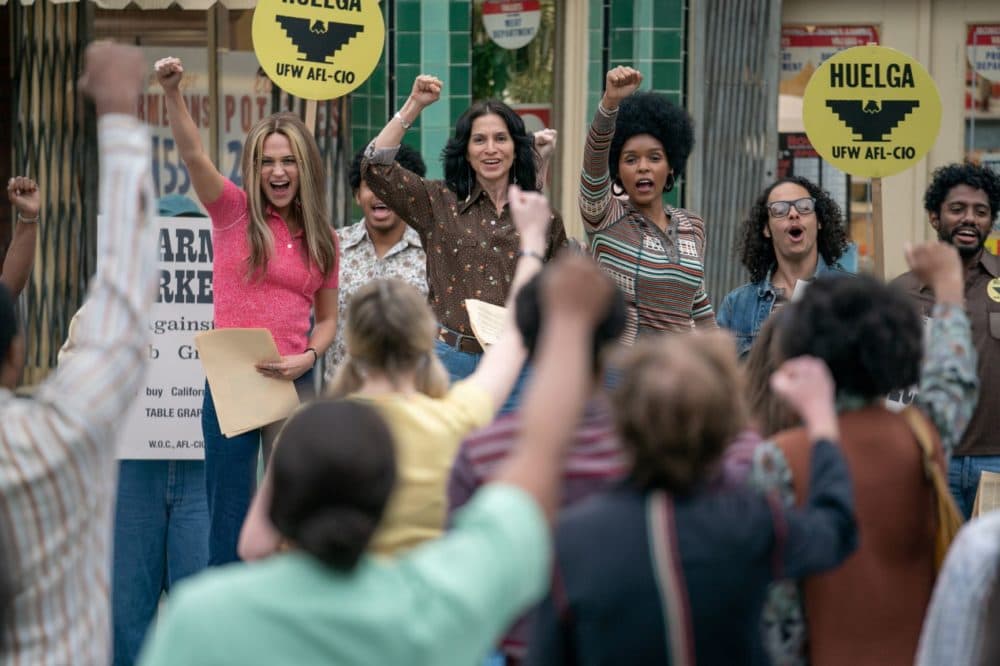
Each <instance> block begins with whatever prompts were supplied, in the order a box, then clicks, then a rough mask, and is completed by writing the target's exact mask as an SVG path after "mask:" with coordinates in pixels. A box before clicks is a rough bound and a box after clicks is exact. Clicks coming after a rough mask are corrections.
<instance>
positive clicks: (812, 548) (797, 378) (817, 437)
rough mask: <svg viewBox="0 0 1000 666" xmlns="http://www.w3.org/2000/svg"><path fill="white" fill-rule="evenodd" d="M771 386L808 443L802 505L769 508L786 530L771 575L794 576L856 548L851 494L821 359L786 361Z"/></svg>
mask: <svg viewBox="0 0 1000 666" xmlns="http://www.w3.org/2000/svg"><path fill="white" fill-rule="evenodd" d="M771 388H772V389H773V390H774V392H775V393H776V394H777V395H779V396H781V397H782V398H784V399H785V400H786V401H787V402H788V403H790V404H791V405H792V407H793V408H794V409H795V410H796V411H797V412H798V413H799V414H800V415H801V417H802V422H803V423H804V424H805V427H806V432H807V433H808V435H809V439H810V441H811V442H812V443H813V450H812V456H811V463H810V465H811V471H810V477H809V497H808V498H807V499H806V503H805V505H804V506H802V507H801V508H793V509H788V510H785V509H783V508H781V507H776V506H773V507H772V511H775V512H783V513H784V516H782V517H781V518H779V520H783V522H784V523H785V526H786V529H787V532H786V536H785V538H784V540H783V541H782V542H780V543H779V548H780V549H781V551H780V553H779V557H778V561H779V562H781V564H782V570H781V571H776V572H774V573H775V576H776V577H790V578H797V577H800V576H804V575H807V574H810V573H815V572H819V571H824V570H826V569H829V568H831V567H834V566H836V565H837V564H839V563H840V562H841V561H843V560H844V558H846V557H847V556H848V555H850V554H851V553H852V552H853V551H854V549H855V548H856V547H857V525H856V523H855V517H854V495H853V491H852V486H851V475H850V472H849V471H848V469H847V463H846V462H845V461H844V457H843V455H842V454H841V453H840V448H839V446H838V444H837V442H838V440H839V438H840V430H839V427H838V423H837V412H836V408H835V407H834V403H833V396H834V384H833V379H832V378H831V377H830V371H829V370H828V369H827V367H826V364H825V363H824V362H823V361H821V360H819V359H816V358H810V357H805V356H803V357H799V358H795V359H791V360H789V361H786V362H785V363H783V364H782V366H781V367H780V368H779V369H778V371H777V372H775V373H774V376H773V377H772V378H771Z"/></svg>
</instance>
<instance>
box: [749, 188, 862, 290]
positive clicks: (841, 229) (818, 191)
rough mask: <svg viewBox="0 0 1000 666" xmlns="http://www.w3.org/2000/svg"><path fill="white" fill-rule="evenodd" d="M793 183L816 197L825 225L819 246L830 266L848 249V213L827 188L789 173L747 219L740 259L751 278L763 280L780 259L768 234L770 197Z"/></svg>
mask: <svg viewBox="0 0 1000 666" xmlns="http://www.w3.org/2000/svg"><path fill="white" fill-rule="evenodd" d="M785 183H792V184H794V185H798V186H800V187H803V188H805V190H806V191H808V192H809V196H811V197H812V198H813V199H815V200H816V220H817V221H818V222H819V223H820V225H822V226H821V227H820V228H819V229H818V230H817V231H816V246H817V248H818V249H819V253H820V254H821V255H823V260H824V261H826V263H827V265H833V263H834V262H836V261H837V260H838V259H840V257H841V256H843V254H844V251H845V250H847V230H846V225H845V224H844V215H843V213H842V212H841V210H840V206H838V205H837V202H836V201H834V200H833V198H831V197H830V195H829V194H827V192H826V190H824V189H823V188H821V187H820V186H819V185H816V184H814V183H813V182H812V181H810V180H807V179H805V178H803V177H801V176H787V177H785V178H781V179H779V180H776V181H774V182H773V183H771V184H770V185H769V186H768V187H767V189H765V190H764V191H763V192H762V193H761V195H760V196H759V197H757V200H756V201H755V202H754V204H753V208H751V209H750V217H749V218H747V219H746V220H744V222H743V237H742V238H741V239H740V242H739V245H738V246H737V254H738V255H739V259H740V262H741V263H742V264H743V265H744V266H746V269H747V270H748V271H750V281H751V282H760V281H761V280H763V279H764V278H765V277H767V272H768V271H769V270H771V268H772V267H773V266H774V265H775V264H776V263H777V262H778V258H777V257H776V256H775V254H774V241H773V240H772V239H770V238H767V237H766V236H764V228H765V227H766V226H767V220H768V216H769V213H768V211H767V198H768V197H769V196H771V191H772V190H774V188H776V187H777V186H778V185H783V184H785Z"/></svg>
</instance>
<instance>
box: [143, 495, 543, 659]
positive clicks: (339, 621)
mask: <svg viewBox="0 0 1000 666" xmlns="http://www.w3.org/2000/svg"><path fill="white" fill-rule="evenodd" d="M550 556H551V543H550V536H549V527H548V525H547V524H546V522H545V516H544V515H543V514H542V511H541V510H540V508H539V507H538V505H537V504H536V503H535V501H534V500H533V499H532V498H531V497H530V496H529V495H528V494H527V493H525V492H524V491H523V490H521V489H519V488H517V487H515V486H509V485H503V484H493V485H491V486H490V487H489V488H484V489H483V490H482V491H481V492H479V493H477V495H476V497H475V499H474V500H473V501H472V502H471V503H470V504H469V506H468V507H466V508H465V510H463V511H462V514H461V515H460V516H459V517H458V520H457V521H456V526H455V529H453V530H452V531H451V532H449V533H448V534H446V535H444V536H443V537H441V538H440V539H435V540H433V541H428V542H427V543H425V544H423V545H422V546H420V547H418V548H415V549H413V550H411V551H409V552H407V553H405V554H404V555H402V556H400V557H398V558H379V557H373V556H370V555H366V556H364V557H362V559H361V561H360V562H358V564H357V566H356V567H355V568H354V569H353V570H351V571H349V572H343V571H337V570H334V569H332V568H330V567H327V566H324V565H323V564H322V563H320V562H319V561H318V560H316V559H315V558H313V557H311V556H309V555H307V554H306V553H303V552H291V553H285V554H280V555H276V556H274V557H271V558H268V559H267V560H265V561H263V562H259V563H254V564H253V565H251V566H228V567H220V568H216V569H213V570H211V571H209V572H207V573H205V574H202V575H200V576H195V577H194V578H191V579H188V580H186V581H184V582H182V583H181V584H180V585H179V586H178V589H177V591H176V592H175V593H174V592H172V593H171V599H170V600H168V601H167V609H166V613H165V614H164V616H163V617H162V618H161V619H160V621H158V622H157V623H156V626H155V627H154V628H153V630H152V636H151V638H150V640H148V641H147V643H146V646H145V650H144V652H143V655H142V657H141V658H140V662H139V663H140V664H142V665H143V666H177V665H179V664H183V665H184V666H202V665H204V666H209V665H212V664H241V665H242V666H253V665H254V664H380V665H381V664H387V665H388V664H433V665H434V666H452V665H454V666H468V665H469V664H474V663H477V661H482V658H483V655H485V654H486V653H487V651H488V650H489V649H490V646H491V645H492V644H493V642H494V641H495V640H496V639H497V638H498V637H499V636H500V632H502V631H503V630H504V629H505V628H506V627H507V625H508V624H509V623H510V621H511V620H512V619H513V618H514V617H515V616H516V614H517V613H519V612H521V611H522V610H523V609H524V608H525V607H527V606H528V605H529V604H532V603H534V602H536V601H537V600H538V599H539V598H540V597H541V596H542V594H544V592H545V586H546V584H547V582H548V578H549V572H550V569H549V566H550Z"/></svg>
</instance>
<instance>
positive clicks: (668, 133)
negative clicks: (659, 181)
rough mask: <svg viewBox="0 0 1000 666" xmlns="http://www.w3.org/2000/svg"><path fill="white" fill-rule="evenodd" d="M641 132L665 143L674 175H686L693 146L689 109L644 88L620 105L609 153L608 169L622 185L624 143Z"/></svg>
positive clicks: (617, 182)
mask: <svg viewBox="0 0 1000 666" xmlns="http://www.w3.org/2000/svg"><path fill="white" fill-rule="evenodd" d="M639 134H649V135H650V136H652V137H653V138H654V139H656V140H657V141H659V142H660V143H661V144H663V150H664V151H665V152H666V153H667V161H668V162H670V168H671V169H673V172H674V178H680V177H681V176H682V175H684V167H685V166H687V160H688V157H689V156H690V155H691V150H692V149H693V148H694V122H693V121H692V120H691V116H690V115H688V112H687V111H685V110H684V109H682V108H681V107H679V106H677V105H675V104H673V103H672V102H671V101H670V100H669V99H667V98H666V97H665V96H664V95H661V94H659V93H654V92H651V91H643V92H634V93H632V94H631V95H629V96H628V97H626V98H625V99H623V100H622V103H621V104H620V105H619V106H618V117H617V118H616V119H615V135H614V137H613V138H612V139H611V149H610V152H609V153H608V171H609V172H610V174H611V180H612V181H614V182H615V183H616V184H618V185H619V186H620V185H621V181H620V180H619V178H618V159H619V158H620V157H621V154H622V146H624V145H625V142H626V141H628V140H629V139H631V138H632V137H634V136H637V135H639Z"/></svg>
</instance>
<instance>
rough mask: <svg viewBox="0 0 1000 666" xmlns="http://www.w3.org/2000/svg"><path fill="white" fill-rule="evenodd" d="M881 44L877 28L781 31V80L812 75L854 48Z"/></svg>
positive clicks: (792, 28)
mask: <svg viewBox="0 0 1000 666" xmlns="http://www.w3.org/2000/svg"><path fill="white" fill-rule="evenodd" d="M877 43H878V30H877V29H876V28H875V26H873V25H817V26H803V25H788V26H783V27H782V28H781V80H782V81H784V80H787V79H794V78H795V77H797V76H800V75H801V74H802V73H803V72H806V78H808V76H811V75H812V73H813V71H815V70H816V68H818V67H819V66H820V65H822V64H823V61H824V60H826V59H827V58H829V57H830V56H832V55H834V54H835V53H839V52H840V51H843V50H844V49H849V48H851V47H853V46H865V45H866V44H877Z"/></svg>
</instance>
